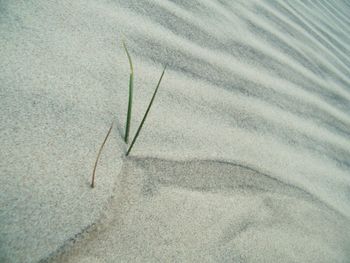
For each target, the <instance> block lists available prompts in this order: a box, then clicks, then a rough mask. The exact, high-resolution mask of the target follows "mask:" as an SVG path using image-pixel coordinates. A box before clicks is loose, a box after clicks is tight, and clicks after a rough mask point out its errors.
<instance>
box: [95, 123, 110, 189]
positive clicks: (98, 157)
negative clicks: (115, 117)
mask: <svg viewBox="0 0 350 263" xmlns="http://www.w3.org/2000/svg"><path fill="white" fill-rule="evenodd" d="M112 128H113V122H112V124H111V127H110V128H109V130H108V133H107V135H106V137H105V139H104V141H103V143H102V145H101V147H100V150H99V151H98V154H97V158H96V161H95V165H94V170H93V172H92V178H91V188H94V187H95V174H96V168H97V163H98V160H99V159H100V155H101V153H102V149H103V147H104V146H105V144H106V141H107V139H108V136H109V134H110V133H111V131H112Z"/></svg>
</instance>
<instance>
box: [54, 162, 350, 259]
mask: <svg viewBox="0 0 350 263" xmlns="http://www.w3.org/2000/svg"><path fill="white" fill-rule="evenodd" d="M164 171H166V172H164ZM120 178H121V180H122V184H121V188H122V189H123V192H122V194H121V195H119V197H118V198H116V199H113V201H112V204H111V205H110V209H109V212H108V213H109V214H108V215H107V216H105V218H104V220H103V221H101V222H100V224H99V226H98V227H97V228H95V229H94V230H92V231H91V232H89V233H88V234H86V235H85V236H84V238H83V239H82V240H81V241H79V242H77V243H76V244H75V245H74V247H73V248H72V249H71V250H67V251H68V252H66V253H63V254H59V255H58V256H56V258H55V259H54V260H52V261H50V262H173V261H176V262H331V261H333V262H346V260H347V259H348V258H349V257H350V254H349V250H348V248H349V246H350V243H349V231H350V226H349V224H348V219H347V218H345V217H344V216H342V215H341V214H339V213H337V211H334V210H333V209H330V208H329V207H327V206H326V205H325V204H323V203H322V202H320V200H318V199H317V198H315V197H314V196H312V195H310V194H309V193H307V192H305V191H303V190H301V189H298V188H296V187H295V186H292V185H287V184H284V183H283V182H280V181H278V180H276V179H274V178H271V177H269V176H267V175H265V174H261V173H259V172H258V171H254V170H252V169H250V168H247V167H243V166H240V165H234V164H230V163H224V162H215V161H209V160H206V161H184V162H176V161H168V160H161V159H151V158H145V159H134V158H132V159H131V160H128V161H126V162H125V163H124V168H123V170H122V173H121V174H120Z"/></svg>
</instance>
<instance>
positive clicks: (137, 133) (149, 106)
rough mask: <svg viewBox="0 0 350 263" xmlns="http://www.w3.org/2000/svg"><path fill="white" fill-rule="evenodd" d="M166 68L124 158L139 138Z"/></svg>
mask: <svg viewBox="0 0 350 263" xmlns="http://www.w3.org/2000/svg"><path fill="white" fill-rule="evenodd" d="M166 67H167V66H165V67H164V69H163V72H162V75H161V76H160V78H159V81H158V84H157V87H156V89H155V91H154V93H153V96H152V99H151V101H150V103H149V105H148V108H147V110H146V113H145V115H144V116H143V119H142V121H141V124H140V126H139V128H138V129H137V131H136V134H135V136H134V139H133V140H132V142H131V145H130V147H129V149H128V151H127V152H126V156H128V155H129V153H130V151H131V149H132V147H133V146H134V143H135V142H136V139H137V137H138V136H139V133H140V131H141V129H142V126H143V124H144V123H145V121H146V118H147V115H148V113H149V111H150V109H151V106H152V103H153V101H154V98H155V96H156V94H157V92H158V88H159V86H160V82H161V81H162V78H163V76H164V73H165V69H166Z"/></svg>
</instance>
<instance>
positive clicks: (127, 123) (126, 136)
mask: <svg viewBox="0 0 350 263" xmlns="http://www.w3.org/2000/svg"><path fill="white" fill-rule="evenodd" d="M123 46H124V49H125V53H126V55H127V56H128V60H129V65H130V78H129V102H128V112H127V114H126V125H125V136H124V141H125V143H128V140H129V132H130V121H131V108H132V96H133V89H134V67H133V65H132V60H131V57H130V54H129V51H128V49H127V47H126V45H125V42H124V41H123Z"/></svg>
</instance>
